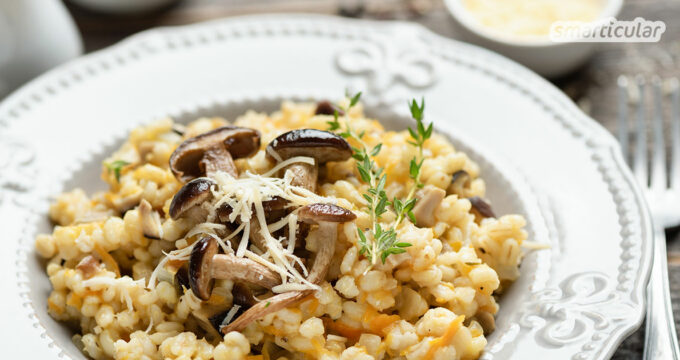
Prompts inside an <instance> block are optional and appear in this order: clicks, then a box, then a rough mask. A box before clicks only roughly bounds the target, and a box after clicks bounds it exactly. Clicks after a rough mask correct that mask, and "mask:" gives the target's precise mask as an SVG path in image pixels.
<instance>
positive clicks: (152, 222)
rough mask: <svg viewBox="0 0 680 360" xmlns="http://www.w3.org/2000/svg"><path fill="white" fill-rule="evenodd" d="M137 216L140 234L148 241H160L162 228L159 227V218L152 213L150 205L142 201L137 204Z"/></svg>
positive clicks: (156, 213) (155, 213)
mask: <svg viewBox="0 0 680 360" xmlns="http://www.w3.org/2000/svg"><path fill="white" fill-rule="evenodd" d="M139 216H140V218H141V220H142V232H143V233H144V236H146V237H147V238H150V239H160V238H161V237H163V236H162V235H163V234H162V233H163V228H162V226H161V216H160V214H158V212H156V211H154V209H153V208H152V207H151V204H150V203H149V202H148V201H146V199H142V202H140V203H139Z"/></svg>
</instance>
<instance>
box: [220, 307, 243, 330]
mask: <svg viewBox="0 0 680 360" xmlns="http://www.w3.org/2000/svg"><path fill="white" fill-rule="evenodd" d="M239 309H241V305H234V306H232V307H231V309H229V312H228V313H227V316H225V317H224V320H222V323H221V324H220V331H222V328H223V327H225V326H227V325H229V323H230V322H231V320H232V319H233V318H234V316H236V313H237V312H238V311H239Z"/></svg>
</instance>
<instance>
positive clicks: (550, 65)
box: [444, 0, 623, 78]
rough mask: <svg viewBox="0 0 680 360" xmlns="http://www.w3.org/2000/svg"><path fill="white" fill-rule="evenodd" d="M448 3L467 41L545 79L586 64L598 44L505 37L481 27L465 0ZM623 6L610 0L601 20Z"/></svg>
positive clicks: (448, 0)
mask: <svg viewBox="0 0 680 360" xmlns="http://www.w3.org/2000/svg"><path fill="white" fill-rule="evenodd" d="M565 1H567V0H565ZM444 3H445V4H446V7H447V8H448V10H449V12H450V13H451V15H452V16H453V19H454V21H455V24H456V27H457V28H458V29H459V30H460V32H461V33H462V34H463V36H464V37H465V39H466V40H467V41H470V42H472V43H475V44H477V45H481V46H483V47H486V48H488V49H491V50H494V51H496V52H499V53H501V54H503V55H505V56H507V57H509V58H511V59H513V60H515V61H517V62H519V63H521V64H522V65H524V66H526V67H528V68H530V69H532V70H534V71H535V72H537V73H539V74H541V75H543V76H545V77H549V78H555V77H559V76H561V75H565V74H567V73H569V72H570V71H572V70H574V69H576V68H577V67H579V66H581V65H583V64H584V63H585V62H586V61H587V60H588V59H589V58H590V56H591V55H592V54H593V51H594V50H595V48H596V46H597V45H598V44H597V43H592V42H564V43H557V42H553V41H551V40H550V39H548V38H547V36H546V38H545V39H522V38H520V37H511V36H503V35H502V34H498V33H496V32H494V31H492V30H490V29H488V28H486V27H484V26H483V25H481V24H480V23H479V22H478V21H477V20H476V19H475V18H474V17H473V15H472V14H470V12H469V11H468V10H467V9H466V8H465V6H464V5H463V3H462V1H461V0H444ZM622 6H623V0H606V4H605V6H604V9H603V11H602V13H601V14H600V18H608V17H616V16H617V15H618V14H619V12H620V11H621V7H622Z"/></svg>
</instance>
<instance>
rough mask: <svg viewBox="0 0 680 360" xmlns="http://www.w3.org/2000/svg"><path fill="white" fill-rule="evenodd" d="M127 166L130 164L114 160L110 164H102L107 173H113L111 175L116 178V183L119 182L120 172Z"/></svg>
mask: <svg viewBox="0 0 680 360" xmlns="http://www.w3.org/2000/svg"><path fill="white" fill-rule="evenodd" d="M128 165H130V163H129V162H127V161H125V160H114V161H112V162H110V163H104V166H106V168H107V169H108V170H109V172H111V171H113V175H115V176H116V181H117V182H120V171H121V170H122V169H123V168H124V167H126V166H128Z"/></svg>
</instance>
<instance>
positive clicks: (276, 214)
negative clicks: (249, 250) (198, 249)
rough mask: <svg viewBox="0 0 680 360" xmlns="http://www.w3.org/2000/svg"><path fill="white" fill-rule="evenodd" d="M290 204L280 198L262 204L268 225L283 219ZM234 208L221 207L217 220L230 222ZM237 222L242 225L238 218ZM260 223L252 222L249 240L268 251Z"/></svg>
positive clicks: (225, 205) (252, 220) (276, 197)
mask: <svg viewBox="0 0 680 360" xmlns="http://www.w3.org/2000/svg"><path fill="white" fill-rule="evenodd" d="M288 204H289V202H288V200H286V199H284V198H282V197H280V196H274V197H273V198H272V199H270V200H265V201H263V202H262V207H263V208H264V213H265V217H266V221H267V223H271V222H273V221H278V220H279V219H281V217H283V216H285V213H286V207H287V206H288ZM232 210H233V209H232V208H231V206H229V205H227V204H224V205H222V206H220V207H219V208H218V209H217V218H218V219H220V221H222V222H230V219H229V217H230V215H231V213H232ZM251 211H252V212H253V213H255V209H254V208H253V209H251ZM236 222H237V223H240V219H239V218H236ZM260 229H261V228H260V222H259V221H258V220H257V219H256V218H253V219H251V220H250V237H249V240H250V241H251V242H252V243H253V244H255V246H257V248H258V249H260V250H263V251H264V250H266V249H267V244H266V241H265V239H264V236H262V232H261V231H260Z"/></svg>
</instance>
